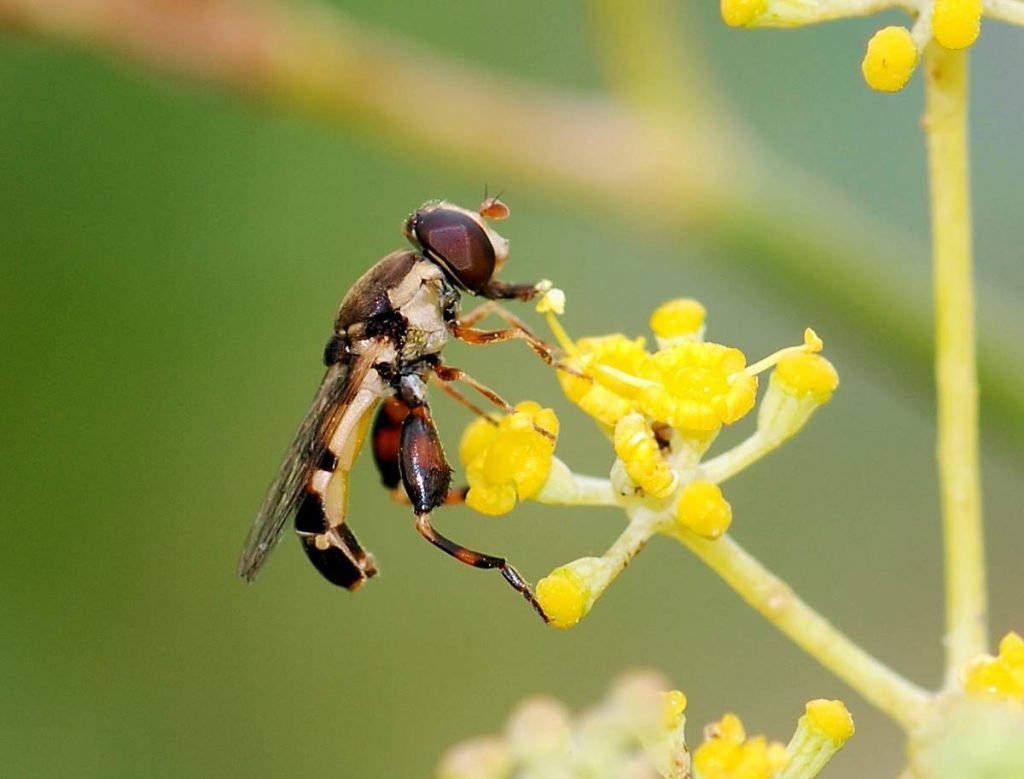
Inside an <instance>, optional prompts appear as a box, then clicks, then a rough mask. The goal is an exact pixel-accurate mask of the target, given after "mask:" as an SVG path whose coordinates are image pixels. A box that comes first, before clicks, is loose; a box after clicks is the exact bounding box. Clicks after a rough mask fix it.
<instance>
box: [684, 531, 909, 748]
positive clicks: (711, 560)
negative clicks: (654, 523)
mask: <svg viewBox="0 0 1024 779" xmlns="http://www.w3.org/2000/svg"><path fill="white" fill-rule="evenodd" d="M667 532H668V534H669V535H671V536H672V537H673V538H675V539H676V540H677V541H679V542H680V543H682V544H683V545H684V546H686V547H687V548H689V549H690V550H691V551H692V552H693V553H694V554H696V555H697V556H698V557H699V558H700V559H701V560H703V561H704V562H705V563H706V564H707V565H708V566H709V567H710V568H711V569H712V570H713V571H715V573H717V574H718V575H719V576H721V577H722V578H723V579H724V580H725V581H726V583H728V584H729V586H731V587H732V588H733V589H734V590H736V592H737V593H738V594H739V595H740V597H742V598H743V599H744V600H745V601H747V603H749V604H750V605H751V606H753V607H754V608H755V609H757V610H758V611H759V612H761V614H762V615H763V616H764V617H765V618H766V619H768V621H769V622H771V623H772V624H773V625H775V627H777V628H778V629H779V630H781V631H782V632H783V633H784V634H785V635H787V636H788V637H789V638H790V639H791V640H792V641H793V642H794V643H796V644H797V645H798V646H800V647H801V648H803V649H804V650H805V651H806V652H807V653H808V654H810V655H811V657H813V658H814V659H815V660H817V661H818V662H819V663H821V664H822V665H823V666H825V667H826V668H828V669H829V670H830V671H832V673H834V674H835V675H836V676H838V677H839V678H840V679H842V680H843V681H845V682H846V683H847V684H849V685H850V686H851V687H852V688H853V689H855V690H856V691H857V692H859V693H860V694H861V695H863V696H864V698H866V699H867V700H868V701H869V702H870V703H871V704H872V705H874V706H875V707H876V708H878V709H879V710H880V711H882V712H883V713H885V714H887V715H888V716H889V717H891V718H892V719H894V720H895V721H896V722H898V723H900V725H902V726H903V727H904V728H905V729H907V730H909V729H911V728H913V727H914V726H915V725H917V724H918V723H919V722H920V721H921V719H922V716H923V715H924V712H925V709H926V706H927V704H928V700H929V697H928V694H927V693H926V692H925V691H924V690H922V689H921V688H919V687H917V686H916V685H915V684H913V683H912V682H910V681H908V680H907V679H905V678H904V677H903V676H900V675H899V674H897V673H896V672H895V671H893V670H892V669H890V668H889V667H888V666H886V665H885V664H883V663H882V662H880V661H879V660H877V659H876V658H874V657H872V656H871V655H870V654H868V653H867V652H866V651H864V650H863V649H862V648H861V647H860V646H858V645H857V644H855V643H854V642H852V641H851V640H850V639H849V638H847V637H846V636H845V635H843V633H841V632H840V631H839V630H837V629H836V628H835V627H833V626H832V625H831V624H830V623H829V622H828V621H827V620H826V619H825V618H824V617H822V616H821V615H820V614H819V613H818V612H817V611H815V610H814V609H813V608H811V607H810V606H808V605H807V604H806V603H805V602H804V601H802V600H801V599H800V598H799V597H798V596H797V595H796V594H795V593H794V592H793V591H792V590H791V589H790V588H789V586H788V585H787V584H786V583H785V582H783V581H782V580H781V579H779V578H778V577H777V576H775V575H774V574H773V573H771V572H770V571H769V570H768V569H766V568H765V567H764V566H763V565H761V563H759V562H758V561H757V560H756V559H754V558H753V557H751V556H750V555H749V554H748V553H747V552H746V551H745V550H744V549H743V548H742V547H741V546H740V545H739V544H737V543H736V542H735V541H733V539H732V538H730V537H729V536H728V535H726V536H723V537H721V538H719V539H717V540H715V541H709V540H707V539H705V538H701V537H700V536H698V535H696V534H694V533H691V532H689V531H687V530H683V529H681V528H679V527H673V528H672V529H671V530H669V531H667Z"/></svg>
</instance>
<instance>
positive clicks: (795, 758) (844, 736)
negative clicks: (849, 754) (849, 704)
mask: <svg viewBox="0 0 1024 779" xmlns="http://www.w3.org/2000/svg"><path fill="white" fill-rule="evenodd" d="M853 733H854V726H853V717H852V716H850V712H849V710H847V708H846V706H845V705H843V702H842V701H830V700H825V699H823V698H819V699H817V700H813V701H810V702H809V703H808V704H807V708H806V711H805V713H804V715H803V716H802V717H801V718H800V721H799V722H798V723H797V727H796V733H794V734H793V738H792V739H790V742H789V746H787V747H786V751H787V752H788V753H789V765H788V766H787V767H786V771H785V772H784V773H783V777H801V779H803V777H808V779H810V778H811V777H815V776H817V775H818V774H819V773H820V772H821V769H822V768H824V767H825V764H826V763H828V761H829V760H831V759H832V758H833V756H834V755H835V754H836V752H838V751H839V750H840V749H842V748H843V745H844V744H845V743H846V742H847V741H848V740H849V739H850V737H851V736H852V735H853Z"/></svg>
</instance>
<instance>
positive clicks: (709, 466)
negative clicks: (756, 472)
mask: <svg viewBox="0 0 1024 779" xmlns="http://www.w3.org/2000/svg"><path fill="white" fill-rule="evenodd" d="M781 443H782V441H781V440H779V439H769V438H766V437H765V436H763V435H762V434H761V433H760V432H755V433H753V434H751V435H750V436H749V437H747V438H745V439H744V440H743V441H742V442H740V443H739V444H737V445H736V446H734V447H733V448H732V449H730V450H729V451H728V452H723V453H722V454H720V455H718V456H717V457H714V458H712V459H710V460H708V461H707V462H705V463H704V464H703V465H701V472H702V473H703V475H704V476H705V477H706V478H707V480H708V481H710V482H714V483H715V484H721V483H722V482H724V481H725V480H726V479H729V478H731V477H733V476H735V475H736V474H737V473H739V472H740V471H743V470H745V469H747V468H749V467H750V466H751V465H752V464H753V463H755V462H757V461H758V460H760V459H761V458H762V457H764V456H765V455H766V454H768V453H769V452H771V451H773V450H775V449H777V448H778V447H779V445H780V444H781Z"/></svg>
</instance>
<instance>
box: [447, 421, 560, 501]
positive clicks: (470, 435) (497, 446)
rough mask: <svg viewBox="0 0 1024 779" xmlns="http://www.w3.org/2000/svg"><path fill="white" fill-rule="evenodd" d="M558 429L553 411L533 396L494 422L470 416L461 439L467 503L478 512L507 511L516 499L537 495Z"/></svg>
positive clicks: (548, 466) (549, 470)
mask: <svg viewBox="0 0 1024 779" xmlns="http://www.w3.org/2000/svg"><path fill="white" fill-rule="evenodd" d="M542 431H543V432H542ZM545 433H547V435H545ZM557 435H558V418H557V417H556V416H555V413H554V412H553V411H552V410H551V409H544V408H541V407H540V405H538V404H537V403H534V402H532V401H527V402H524V403H520V404H519V405H518V406H516V408H515V411H514V412H513V413H512V414H508V415H507V416H505V417H503V418H502V419H501V420H499V421H498V422H497V424H493V423H492V422H490V421H488V420H486V419H477V420H475V421H474V422H472V423H471V424H470V425H469V427H468V428H467V429H466V431H465V433H463V436H462V440H461V442H460V444H459V457H460V458H461V459H462V462H463V463H464V464H465V466H466V480H467V481H468V482H469V492H468V493H467V494H466V505H467V506H469V507H470V508H471V509H473V510H475V511H479V512H480V513H481V514H490V515H497V514H506V513H508V512H509V511H511V510H512V509H513V507H514V506H515V504H516V500H517V499H518V500H525V499H527V498H532V497H533V496H535V495H536V494H537V493H538V492H539V491H540V489H541V488H542V487H543V486H544V483H545V482H546V481H547V479H548V476H549V475H550V473H551V465H552V461H553V459H554V450H555V441H554V438H556V437H557Z"/></svg>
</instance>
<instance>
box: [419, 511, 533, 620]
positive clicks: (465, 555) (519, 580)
mask: <svg viewBox="0 0 1024 779" xmlns="http://www.w3.org/2000/svg"><path fill="white" fill-rule="evenodd" d="M416 530H417V531H418V532H419V534H420V535H421V536H423V537H424V538H425V539H427V540H428V541H429V542H430V543H432V544H433V545H434V546H436V547H437V548H438V549H440V550H441V551H443V552H444V553H445V554H449V555H451V556H452V557H454V558H455V559H456V560H458V561H459V562H462V563H465V564H466V565H471V566H473V567H474V568H497V569H498V570H499V571H501V575H502V576H503V577H505V581H507V582H508V583H509V584H510V585H511V586H512V588H513V589H514V590H515V591H516V592H518V593H519V594H520V595H522V596H523V598H525V599H526V602H527V603H529V604H530V605H531V606H533V610H534V611H536V612H537V613H538V614H539V615H540V617H541V619H543V620H544V621H545V622H547V621H548V615H547V614H545V613H544V609H543V608H541V605H540V603H538V602H537V597H536V596H535V595H534V594H533V590H532V589H531V588H530V584H529V582H527V581H526V580H525V579H524V578H523V577H522V575H521V574H520V573H519V571H517V570H516V569H515V568H514V567H512V566H511V565H509V562H508V561H507V560H506V559H505V558H504V557H495V556H493V555H488V554H483V553H482V552H474V551H473V550H472V549H467V548H466V547H464V546H462V545H461V544H458V543H456V542H455V541H452V540H451V539H450V538H448V537H447V536H443V535H441V534H440V533H439V532H437V530H436V528H434V526H433V524H432V523H431V521H430V512H429V511H428V512H426V513H424V514H417V515H416Z"/></svg>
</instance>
